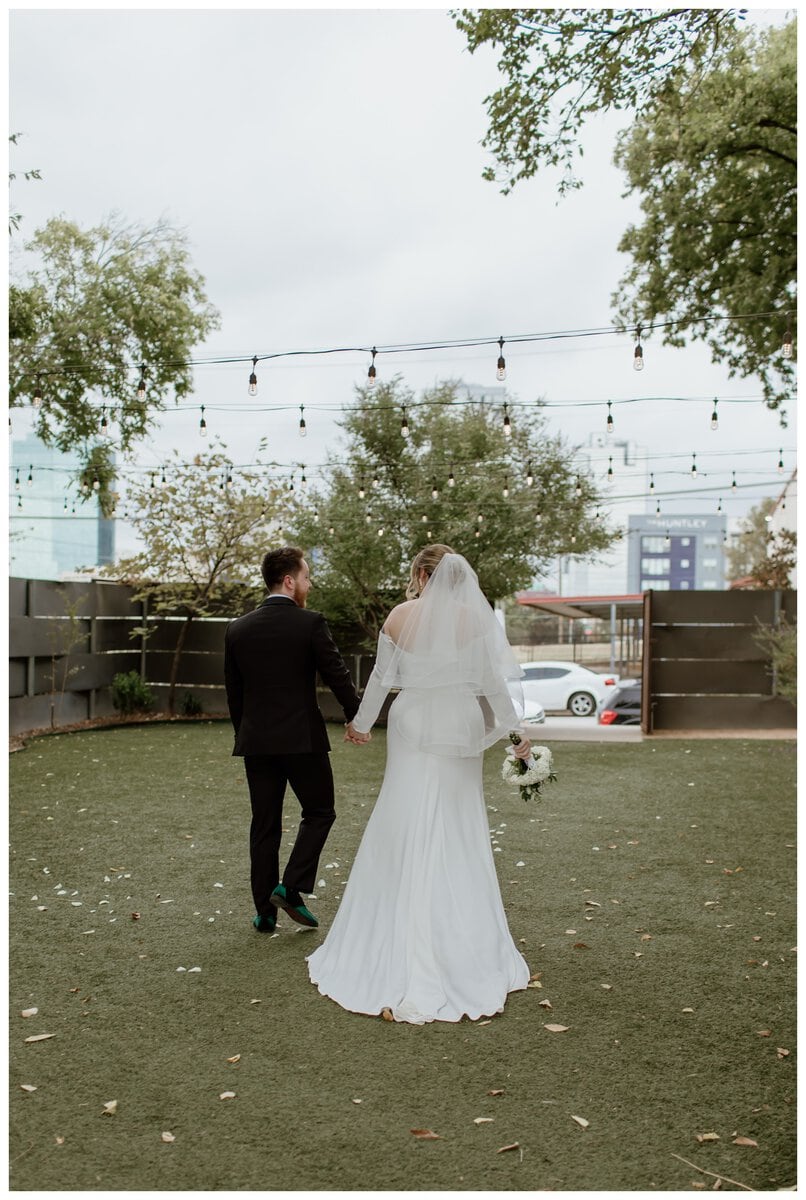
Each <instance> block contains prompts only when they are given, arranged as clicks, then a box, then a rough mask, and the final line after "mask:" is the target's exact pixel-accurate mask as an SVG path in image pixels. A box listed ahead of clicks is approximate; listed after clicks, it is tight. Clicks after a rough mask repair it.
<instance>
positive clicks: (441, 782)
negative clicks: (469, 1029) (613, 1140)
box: [308, 545, 530, 1025]
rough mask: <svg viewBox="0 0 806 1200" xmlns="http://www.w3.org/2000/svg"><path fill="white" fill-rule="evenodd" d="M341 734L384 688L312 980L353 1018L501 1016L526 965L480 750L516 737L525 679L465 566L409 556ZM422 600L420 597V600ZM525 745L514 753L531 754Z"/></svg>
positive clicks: (449, 557)
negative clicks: (374, 771)
mask: <svg viewBox="0 0 806 1200" xmlns="http://www.w3.org/2000/svg"><path fill="white" fill-rule="evenodd" d="M406 594H407V595H408V596H410V597H411V598H410V599H409V600H407V601H406V602H405V603H403V604H399V605H398V606H397V607H396V608H394V609H392V611H391V612H390V614H389V616H388V617H387V619H386V622H385V623H384V626H383V629H382V631H381V634H380V637H379V639H378V653H377V659H376V662H375V666H374V667H373V670H372V675H371V677H370V680H369V682H368V684H367V687H366V690H365V692H364V697H363V700H362V703H361V707H360V708H359V710H358V712H357V714H356V716H355V717H354V719H353V721H352V722H351V724H350V725H348V726H347V733H346V734H345V738H346V739H347V740H349V741H354V742H361V741H367V740H368V738H369V730H370V729H371V727H372V725H373V724H374V722H375V720H376V719H377V716H378V713H379V712H380V709H381V705H382V703H383V701H384V699H385V697H386V695H387V693H388V692H389V690H390V689H391V688H399V689H401V690H400V692H399V695H398V696H397V697H396V699H395V700H394V703H393V704H392V706H391V708H390V710H389V721H388V733H387V761H386V773H385V775H384V780H383V784H382V786H381V790H380V794H379V796H378V799H377V802H376V804H375V808H374V810H373V812H372V815H371V816H370V818H369V821H368V823H367V827H366V830H365V832H364V836H363V838H362V841H361V845H360V846H359V849H358V853H357V855H356V858H355V862H354V864H353V869H352V871H351V872H350V878H349V881H348V883H347V886H346V889H345V892H344V896H343V899H342V902H341V905H340V907H339V910H338V912H337V914H336V917H335V919H334V921H333V925H332V927H331V929H330V932H329V933H328V935H327V937H326V939H325V941H324V942H323V943H322V945H321V946H320V947H319V948H318V949H317V950H315V951H314V953H313V954H311V955H310V956H309V958H308V969H309V973H310V977H311V981H312V982H313V983H315V984H316V985H317V986H318V988H319V991H320V992H321V993H322V994H323V995H325V996H329V997H330V998H331V999H333V1000H335V1001H336V1002H337V1003H338V1004H340V1005H341V1006H342V1007H343V1008H346V1009H348V1010H349V1011H350V1012H357V1013H369V1014H374V1015H377V1014H379V1013H382V1012H383V1011H384V1010H385V1009H386V1010H391V1014H392V1017H393V1018H394V1020H396V1021H406V1022H411V1023H413V1024H418V1025H419V1024H423V1023H424V1022H426V1021H459V1020H461V1019H462V1017H463V1016H467V1017H469V1018H471V1020H476V1019H477V1018H479V1017H481V1016H490V1015H492V1014H493V1013H497V1012H501V1011H502V1010H503V1007H504V1003H505V1001H506V997H507V994H508V993H509V992H511V991H517V990H521V989H523V988H525V987H526V984H527V982H528V980H529V968H528V967H527V965H526V963H525V961H524V959H523V958H522V956H521V955H520V953H519V952H518V950H517V949H516V947H515V943H514V942H513V940H512V936H511V934H510V932H509V929H508V927H507V921H506V916H505V915H504V908H503V904H502V902H501V894H500V891H499V888H498V880H497V877H496V872H495V864H494V860H493V854H492V849H491V846H490V832H489V826H488V823H487V813H486V809H485V805H484V794H483V790H482V761H483V752H484V750H485V748H486V747H488V746H490V745H492V744H493V743H494V742H496V741H498V740H499V739H501V738H503V737H506V735H507V734H508V732H509V731H510V730H512V729H517V728H518V725H519V721H520V718H519V716H518V713H517V712H516V709H515V707H514V704H513V700H512V698H511V695H510V692H509V690H508V686H507V681H512V683H513V690H516V691H517V690H519V689H518V688H517V685H515V681H516V680H519V679H520V678H521V676H522V672H521V669H520V667H519V666H518V664H517V662H516V660H515V657H514V655H513V654H512V651H511V650H510V648H509V645H508V644H507V641H506V638H505V636H504V633H503V630H502V629H501V626H500V625H499V623H498V621H497V620H496V618H495V615H494V613H493V611H492V609H491V608H490V605H489V604H488V602H487V600H486V599H485V598H484V595H483V593H482V592H481V589H480V588H479V585H478V579H477V577H476V574H475V572H474V571H473V569H472V568H471V566H470V564H469V563H468V562H467V561H466V560H465V559H464V558H462V556H461V555H459V554H454V553H453V551H452V550H451V549H450V547H449V546H441V545H434V546H426V547H425V549H424V550H421V551H420V553H419V554H418V555H417V556H416V558H415V559H414V562H413V563H412V568H411V582H410V584H409V588H408V589H407V593H406ZM418 597H419V598H418ZM529 749H530V747H529V742H528V740H527V739H526V738H523V740H522V742H521V744H520V745H518V746H516V747H515V753H516V754H518V756H519V757H524V758H525V757H527V756H528V754H529Z"/></svg>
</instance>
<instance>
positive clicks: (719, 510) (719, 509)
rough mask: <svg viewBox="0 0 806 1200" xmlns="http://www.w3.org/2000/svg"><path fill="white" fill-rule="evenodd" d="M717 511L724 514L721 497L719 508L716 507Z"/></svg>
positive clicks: (720, 498)
mask: <svg viewBox="0 0 806 1200" xmlns="http://www.w3.org/2000/svg"><path fill="white" fill-rule="evenodd" d="M716 511H717V512H718V513H721V512H722V497H721V496H720V497H719V504H718V505H717V507H716Z"/></svg>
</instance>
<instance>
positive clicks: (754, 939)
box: [753, 933, 761, 942]
mask: <svg viewBox="0 0 806 1200" xmlns="http://www.w3.org/2000/svg"><path fill="white" fill-rule="evenodd" d="M753 941H754V942H760V941H761V938H760V937H759V936H758V934H757V933H756V934H754V935H753Z"/></svg>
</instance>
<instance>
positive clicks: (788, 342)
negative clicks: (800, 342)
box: [781, 329, 792, 358]
mask: <svg viewBox="0 0 806 1200" xmlns="http://www.w3.org/2000/svg"><path fill="white" fill-rule="evenodd" d="M781 353H782V354H783V356H784V358H791V357H792V330H791V329H787V331H786V333H785V334H784V340H783V343H782V344H781Z"/></svg>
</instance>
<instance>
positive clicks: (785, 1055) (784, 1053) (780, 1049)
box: [777, 1046, 789, 1058]
mask: <svg viewBox="0 0 806 1200" xmlns="http://www.w3.org/2000/svg"><path fill="white" fill-rule="evenodd" d="M777 1054H778V1057H779V1058H788V1057H789V1051H788V1050H784V1048H783V1046H779V1047H778V1050H777Z"/></svg>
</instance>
